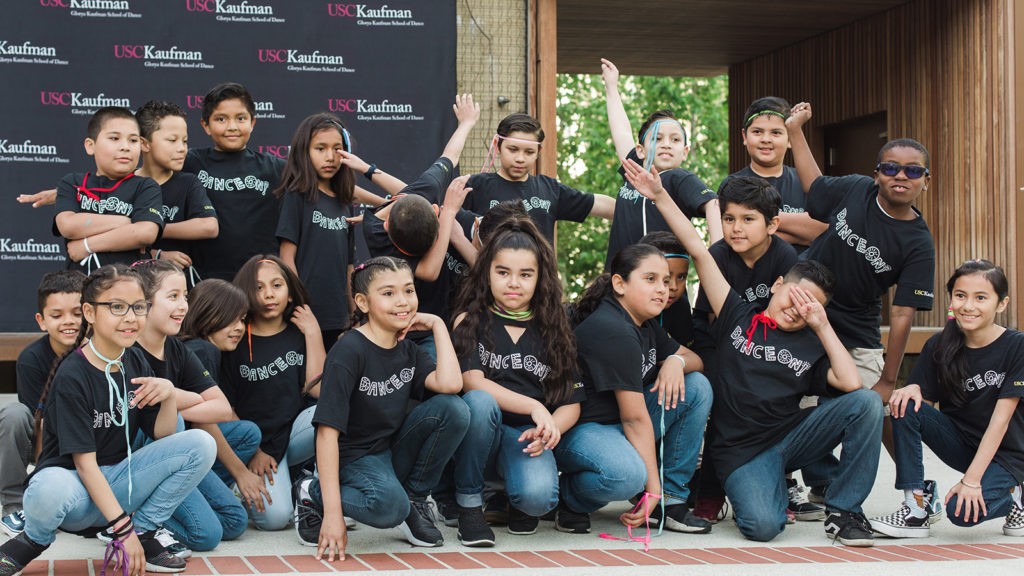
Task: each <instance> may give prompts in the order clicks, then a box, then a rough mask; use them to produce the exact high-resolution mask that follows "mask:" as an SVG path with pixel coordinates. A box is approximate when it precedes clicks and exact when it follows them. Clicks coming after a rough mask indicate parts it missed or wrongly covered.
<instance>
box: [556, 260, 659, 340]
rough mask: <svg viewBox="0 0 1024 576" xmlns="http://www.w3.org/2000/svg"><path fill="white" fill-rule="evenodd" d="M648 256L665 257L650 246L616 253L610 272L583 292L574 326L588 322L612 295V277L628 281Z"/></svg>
mask: <svg viewBox="0 0 1024 576" xmlns="http://www.w3.org/2000/svg"><path fill="white" fill-rule="evenodd" d="M648 256H661V257H662V258H664V257H665V255H664V254H662V253H661V250H658V249H657V248H655V247H654V246H651V245H650V244H632V245H630V246H626V247H625V248H623V249H622V250H619V251H618V252H616V253H615V256H614V257H613V258H612V262H611V265H610V266H609V267H608V271H607V272H605V273H604V274H601V275H600V276H598V277H597V278H594V281H593V282H591V283H590V286H587V289H586V290H584V291H583V296H581V297H580V301H579V303H578V304H576V306H575V307H574V308H573V310H572V323H573V325H574V326H575V325H579V324H580V323H581V322H583V321H584V320H586V319H587V316H590V315H591V314H593V313H594V310H597V307H598V306H600V305H601V301H602V300H604V298H605V296H608V295H609V294H611V293H612V276H621V277H622V278H623V279H628V278H629V275H630V274H632V273H633V270H636V269H637V267H638V266H640V262H641V261H642V260H643V259H644V258H647V257H648Z"/></svg>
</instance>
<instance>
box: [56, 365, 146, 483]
mask: <svg viewBox="0 0 1024 576" xmlns="http://www.w3.org/2000/svg"><path fill="white" fill-rule="evenodd" d="M121 361H122V362H123V363H124V377H125V382H127V390H128V394H127V398H126V401H127V403H128V404H129V405H130V404H131V402H132V400H133V399H134V397H135V390H137V389H138V388H139V385H137V384H132V378H139V377H143V376H153V375H154V374H153V371H152V370H151V369H150V368H149V364H147V363H146V360H145V359H144V358H143V357H142V352H141V351H140V350H138V349H136V348H128V349H126V350H125V351H124V356H122V358H121ZM111 376H112V377H113V378H114V382H115V383H116V385H117V388H118V389H119V390H120V391H121V392H120V393H121V394H124V390H125V389H124V387H123V385H122V384H121V374H119V373H117V372H111ZM112 406H113V410H114V411H115V412H116V414H113V413H111V407H112ZM121 410H122V408H121V407H120V405H119V404H118V403H117V401H116V398H114V399H112V398H111V394H110V389H109V385H108V382H107V377H106V376H105V375H104V372H103V370H101V369H99V368H96V367H95V366H93V365H92V364H89V360H88V359H86V357H85V354H84V353H83V352H82V349H78V350H76V351H74V352H72V353H71V354H70V355H69V356H68V357H67V358H65V359H64V361H63V362H61V364H60V367H59V368H57V373H56V374H55V375H54V378H53V383H52V384H51V385H50V393H49V395H48V397H47V400H46V408H45V411H44V417H43V449H42V452H41V453H40V455H39V464H38V465H37V466H36V471H39V470H42V469H43V468H47V467H50V466H59V467H61V468H69V469H73V468H74V467H75V462H74V460H73V459H72V457H71V455H72V454H85V453H89V452H95V453H96V463H97V464H99V465H100V466H109V465H111V464H117V463H118V462H120V461H121V460H124V459H125V457H126V456H127V455H128V442H129V441H131V440H134V439H135V436H136V434H138V431H139V429H140V428H141V429H142V431H143V433H145V434H146V435H147V436H149V437H150V438H152V437H153V426H154V425H155V424H156V416H157V414H158V413H159V412H160V405H159V404H157V405H155V406H146V407H144V408H141V409H140V408H129V409H128V434H127V435H126V434H125V431H124V427H123V426H117V425H115V424H114V419H115V418H117V419H120V418H121V417H122V412H121ZM126 436H127V437H126Z"/></svg>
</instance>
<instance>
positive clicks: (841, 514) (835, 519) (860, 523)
mask: <svg viewBox="0 0 1024 576" xmlns="http://www.w3.org/2000/svg"><path fill="white" fill-rule="evenodd" d="M825 535H827V536H828V537H830V538H832V539H833V540H838V541H839V543H841V544H845V545H847V546H859V547H867V546H874V545H875V537H874V535H872V534H871V525H870V524H868V519H867V518H865V517H864V515H863V514H854V513H853V512H846V511H844V510H833V511H829V512H828V516H826V517H825Z"/></svg>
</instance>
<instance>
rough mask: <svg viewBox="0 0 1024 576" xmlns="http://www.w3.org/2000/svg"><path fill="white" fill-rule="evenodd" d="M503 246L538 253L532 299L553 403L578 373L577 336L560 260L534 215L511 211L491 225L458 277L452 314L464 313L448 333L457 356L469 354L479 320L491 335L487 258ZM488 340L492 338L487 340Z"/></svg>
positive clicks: (547, 388) (547, 397) (546, 390)
mask: <svg viewBox="0 0 1024 576" xmlns="http://www.w3.org/2000/svg"><path fill="white" fill-rule="evenodd" d="M502 250H529V251H530V252H532V253H533V255H534V256H535V257H536V258H537V287H536V289H535V290H534V293H533V298H532V299H531V301H530V308H531V309H532V310H533V317H532V319H531V322H533V323H535V325H536V326H537V328H538V329H539V332H540V338H541V342H543V343H544V346H545V347H546V349H545V350H544V359H545V361H546V362H547V363H548V365H549V366H551V374H549V375H548V376H547V377H546V378H545V379H544V380H543V381H542V382H541V385H542V387H543V389H544V399H545V400H546V402H547V403H548V404H557V403H558V402H560V401H562V400H564V399H565V398H568V397H569V394H570V393H571V391H572V384H573V377H574V375H575V373H576V340H575V338H574V337H573V334H572V328H571V326H570V325H569V317H568V315H567V314H566V313H565V309H564V308H563V307H562V285H561V283H560V282H559V281H558V261H557V260H556V259H555V251H554V250H553V249H552V248H551V245H550V244H548V241H547V239H545V238H544V235H543V234H541V232H540V230H538V229H537V225H536V224H534V223H533V220H530V218H529V217H528V216H527V217H519V216H513V217H511V218H508V219H507V220H505V221H504V222H502V223H501V224H499V225H498V227H497V228H495V230H494V232H493V234H491V235H490V237H489V239H488V241H487V242H485V243H484V245H483V247H482V248H481V250H480V253H479V254H478V255H477V258H476V262H475V263H474V264H473V266H471V267H470V269H469V274H468V275H467V276H466V278H465V279H464V280H463V282H462V287H461V288H460V290H459V297H458V298H457V299H456V304H455V310H454V311H453V313H452V317H453V318H454V317H457V316H458V315H459V314H462V313H465V314H466V316H465V318H463V319H462V322H461V323H459V325H458V327H456V328H455V330H454V331H453V333H452V342H453V344H454V345H455V353H456V354H457V355H458V356H459V357H460V358H461V357H463V356H464V355H466V354H473V353H475V350H476V344H477V329H478V328H479V327H480V326H481V325H482V326H483V328H484V333H485V334H487V336H485V338H488V339H489V338H490V328H491V322H492V318H491V313H490V312H489V311H488V308H489V307H490V305H491V304H493V303H494V295H493V294H492V293H491V282H490V274H491V262H492V261H493V260H494V257H495V256H496V255H497V254H498V252H500V251H502ZM487 344H488V345H489V346H490V345H492V344H493V342H487Z"/></svg>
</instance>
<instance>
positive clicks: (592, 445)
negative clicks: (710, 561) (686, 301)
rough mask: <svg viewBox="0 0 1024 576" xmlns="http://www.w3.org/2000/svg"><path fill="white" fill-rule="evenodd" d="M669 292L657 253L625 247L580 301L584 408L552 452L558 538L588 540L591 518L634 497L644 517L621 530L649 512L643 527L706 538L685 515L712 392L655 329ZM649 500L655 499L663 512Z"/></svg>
mask: <svg viewBox="0 0 1024 576" xmlns="http://www.w3.org/2000/svg"><path fill="white" fill-rule="evenodd" d="M668 284H669V269H668V263H667V262H666V260H665V257H664V256H663V255H662V253H661V251H659V250H658V249H657V248H655V247H654V246H650V245H647V244H634V245H632V246H627V247H626V248H623V249H622V250H620V251H619V252H618V254H616V255H615V257H614V258H612V264H611V268H610V269H609V271H608V272H606V273H604V274H602V275H601V276H599V277H598V278H597V279H596V280H594V282H593V283H592V284H591V285H590V286H589V287H588V288H587V290H586V292H584V294H583V297H582V298H581V299H580V303H579V306H578V307H577V310H576V321H577V322H578V325H577V326H576V329H575V330H574V334H575V335H576V346H577V363H578V365H579V367H580V372H581V377H582V380H583V383H584V385H586V387H587V399H586V400H584V401H583V404H582V406H581V408H580V418H579V423H578V424H577V425H576V426H575V427H573V428H572V430H570V431H569V432H568V433H567V434H566V435H565V437H564V438H562V442H561V443H559V445H558V446H557V447H556V448H555V458H556V459H557V460H558V466H559V468H560V469H561V471H562V487H561V488H562V489H561V497H562V503H561V504H560V505H559V510H558V513H557V515H556V518H555V527H556V528H557V529H558V530H561V531H563V532H574V533H584V532H589V531H590V518H589V516H588V514H589V513H590V512H593V511H595V510H597V509H599V508H601V507H602V506H604V505H605V504H607V503H609V502H614V501H617V500H624V499H625V498H627V497H629V496H633V495H634V494H636V493H637V492H640V491H643V493H644V494H643V495H642V496H641V499H642V500H644V502H643V504H645V506H644V507H645V508H646V509H647V510H646V511H645V510H643V509H642V508H641V507H640V506H638V508H637V510H636V511H634V512H632V513H627V514H623V515H622V516H621V519H622V522H623V523H624V524H626V525H627V526H632V527H636V526H639V525H641V524H643V523H644V522H645V521H646V519H647V514H646V513H645V512H650V513H653V514H654V517H653V518H652V522H653V521H658V522H662V521H663V524H662V525H663V526H664V527H665V528H668V529H669V530H674V531H677V532H690V533H700V534H703V533H707V532H710V531H711V524H710V523H708V522H707V521H706V520H703V519H701V518H697V517H696V516H694V515H693V513H692V512H690V509H689V507H687V505H686V498H687V495H688V494H689V488H688V487H687V483H688V482H689V481H690V479H691V477H692V476H693V472H694V470H695V469H696V467H697V457H698V455H699V452H700V445H701V440H702V438H703V436H704V424H705V423H706V422H707V419H708V411H709V410H711V385H710V384H709V383H708V381H707V378H705V377H704V376H703V375H702V374H701V373H700V369H701V361H700V358H699V357H698V356H697V355H696V354H694V353H693V352H691V351H690V350H688V349H687V348H685V347H683V346H680V345H679V344H677V343H676V342H675V341H674V340H672V338H670V337H669V336H668V334H666V333H665V330H664V329H662V327H661V326H659V325H658V322H657V320H655V318H657V317H658V316H659V315H660V314H661V312H662V310H663V309H664V308H665V298H666V296H667V294H668ZM658 364H660V365H661V367H660V368H658V369H657V370H655V369H654V368H655V366H657V365H658ZM684 382H685V384H684ZM652 421H653V422H657V423H658V424H656V425H655V424H652ZM662 423H664V424H663V425H662ZM658 440H661V441H662V453H661V458H660V461H661V464H662V466H663V472H664V476H663V478H664V485H662V480H661V478H662V474H661V473H659V469H658V462H659V457H658V456H657V448H656V442H657V441H658ZM645 478H646V482H645V480H644V479H645ZM652 498H653V499H663V502H662V504H663V505H662V506H661V507H658V506H657V503H656V502H655V501H652V500H651V499H652Z"/></svg>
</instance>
